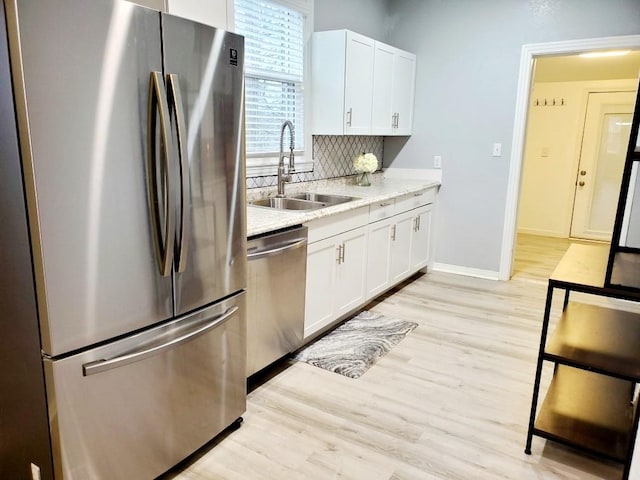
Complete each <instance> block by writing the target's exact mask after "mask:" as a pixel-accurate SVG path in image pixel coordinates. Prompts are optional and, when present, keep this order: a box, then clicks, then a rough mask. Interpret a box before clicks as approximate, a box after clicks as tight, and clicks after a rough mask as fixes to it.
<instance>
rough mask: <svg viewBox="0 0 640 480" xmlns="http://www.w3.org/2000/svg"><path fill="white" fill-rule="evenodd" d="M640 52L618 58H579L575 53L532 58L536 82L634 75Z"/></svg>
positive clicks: (633, 76) (609, 78) (636, 73)
mask: <svg viewBox="0 0 640 480" xmlns="http://www.w3.org/2000/svg"><path fill="white" fill-rule="evenodd" d="M639 72H640V51H632V52H630V53H629V54H627V55H624V56H621V57H600V58H582V57H579V56H578V55H565V56H545V57H538V58H536V68H535V81H536V82H574V81H589V80H617V79H622V78H638V73H639Z"/></svg>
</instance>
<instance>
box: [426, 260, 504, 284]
mask: <svg viewBox="0 0 640 480" xmlns="http://www.w3.org/2000/svg"><path fill="white" fill-rule="evenodd" d="M433 271H435V272H443V273H455V274H456V275H465V276H467V277H476V278H486V279H487V280H500V272H496V271H493V270H482V269H481V268H471V267H461V266H459V265H449V264H447V263H434V264H433Z"/></svg>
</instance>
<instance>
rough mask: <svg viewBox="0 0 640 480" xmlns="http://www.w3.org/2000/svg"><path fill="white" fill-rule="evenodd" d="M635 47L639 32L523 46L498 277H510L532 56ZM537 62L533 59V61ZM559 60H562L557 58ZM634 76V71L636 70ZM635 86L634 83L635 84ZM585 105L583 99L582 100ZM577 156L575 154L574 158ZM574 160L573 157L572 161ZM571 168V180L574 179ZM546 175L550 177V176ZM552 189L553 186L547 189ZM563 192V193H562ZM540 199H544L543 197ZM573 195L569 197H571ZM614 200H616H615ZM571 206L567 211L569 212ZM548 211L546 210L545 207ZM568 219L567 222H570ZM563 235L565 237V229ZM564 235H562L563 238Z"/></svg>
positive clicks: (555, 55)
mask: <svg viewBox="0 0 640 480" xmlns="http://www.w3.org/2000/svg"><path fill="white" fill-rule="evenodd" d="M623 48H626V49H631V50H633V49H638V48H640V35H629V36H620V37H607V38H599V39H586V40H576V41H566V42H551V43H546V44H532V45H524V46H523V49H522V56H521V62H520V73H519V84H518V95H517V101H516V112H515V123H514V134H513V143H512V155H511V164H510V165H511V168H510V171H509V183H508V189H507V206H506V211H505V223H504V230H503V243H502V254H501V262H500V273H499V278H500V279H502V280H508V279H509V278H510V276H511V268H512V265H513V258H514V252H515V249H514V247H515V244H516V223H517V210H518V200H519V193H520V190H521V179H522V180H525V179H526V177H525V176H524V175H522V174H523V157H524V144H525V133H526V127H527V113H528V112H529V109H530V107H531V100H532V99H533V93H532V92H531V91H530V89H531V86H532V83H533V76H532V72H533V64H534V60H535V59H540V58H559V56H560V55H575V54H577V53H580V52H585V51H591V50H608V49H623ZM536 63H537V62H536ZM561 63H564V62H562V61H561ZM636 77H637V70H636ZM636 86H637V83H636ZM585 108H586V101H585ZM575 158H577V156H576V157H575ZM576 162H577V160H576ZM576 171H577V163H576V170H574V172H573V175H574V182H575V180H576V178H575V174H576ZM548 178H551V179H552V178H554V177H553V175H550V176H548ZM549 190H551V191H553V189H549ZM565 193H566V192H565ZM540 198H543V199H546V197H545V196H542V197H540ZM571 198H573V197H571ZM616 203H617V202H616ZM572 210H573V209H572V208H571V212H570V213H572ZM547 211H548V210H547ZM570 223H571V222H570V221H569V223H568V224H569V225H570ZM566 235H567V237H568V236H569V234H568V232H567V234H566ZM567 237H565V238H567Z"/></svg>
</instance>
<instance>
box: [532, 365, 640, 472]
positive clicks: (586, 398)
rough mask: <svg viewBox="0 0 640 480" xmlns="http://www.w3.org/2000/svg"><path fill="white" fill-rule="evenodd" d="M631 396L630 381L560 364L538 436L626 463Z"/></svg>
mask: <svg viewBox="0 0 640 480" xmlns="http://www.w3.org/2000/svg"><path fill="white" fill-rule="evenodd" d="M630 395H631V384H630V382H628V381H624V380H619V379H616V378H613V377H607V376H605V375H600V374H597V373H593V372H588V371H585V370H581V369H577V368H572V367H567V366H564V365H558V368H557V371H556V373H555V375H554V378H553V380H552V381H551V385H550V386H549V390H548V392H547V396H546V397H545V399H544V402H543V403H542V406H541V407H540V411H539V415H538V418H537V419H536V422H535V428H534V434H536V435H538V436H542V437H545V438H549V439H551V440H556V441H558V442H561V443H564V444H566V445H571V446H573V447H576V448H579V449H582V450H585V451H588V452H591V453H595V454H597V455H600V456H602V457H605V458H608V459H611V460H615V461H619V462H623V463H624V462H625V461H626V456H627V451H628V446H629V439H630V436H631V428H632V425H633V413H634V408H633V405H631V404H630V402H629V400H630Z"/></svg>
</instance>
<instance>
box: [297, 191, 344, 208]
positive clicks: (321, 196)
mask: <svg viewBox="0 0 640 480" xmlns="http://www.w3.org/2000/svg"><path fill="white" fill-rule="evenodd" d="M289 197H290V198H298V199H301V200H309V201H311V202H322V203H326V204H328V205H338V204H339V203H345V202H350V201H351V200H355V197H347V196H345V195H332V194H326V193H309V192H306V193H298V194H296V195H289Z"/></svg>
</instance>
